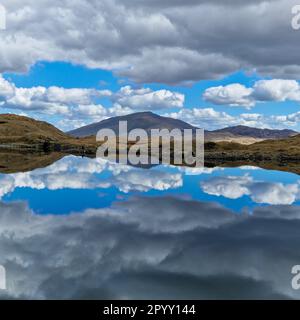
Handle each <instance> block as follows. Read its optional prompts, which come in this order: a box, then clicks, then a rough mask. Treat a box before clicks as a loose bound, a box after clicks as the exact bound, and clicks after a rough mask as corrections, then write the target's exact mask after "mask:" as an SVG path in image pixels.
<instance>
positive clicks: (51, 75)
mask: <svg viewBox="0 0 300 320" xmlns="http://www.w3.org/2000/svg"><path fill="white" fill-rule="evenodd" d="M3 77H4V79H6V80H7V81H8V82H9V83H13V84H14V85H15V86H16V87H18V88H28V89H31V88H33V87H39V86H41V87H45V88H50V87H59V88H66V89H72V88H79V89H80V88H81V89H95V90H109V91H111V92H112V93H113V94H115V93H117V92H119V91H120V90H121V88H123V87H126V86H131V87H132V88H133V89H137V90H138V89H140V88H149V89H150V90H151V91H153V92H156V91H160V90H167V91H170V92H177V93H180V94H182V95H184V98H185V100H184V104H183V105H182V107H180V108H177V107H173V108H172V107H171V108H162V109H159V108H158V109H156V108H154V110H152V108H151V104H150V105H149V106H147V107H145V108H141V110H136V109H134V110H130V111H129V112H138V111H143V110H149V111H154V112H157V113H159V114H162V115H171V116H174V114H177V113H178V112H179V111H180V110H181V111H182V113H183V114H184V113H185V111H184V110H187V109H188V110H193V109H203V110H206V109H213V110H214V111H215V112H217V113H220V115H219V116H217V118H216V119H215V118H214V117H210V119H209V121H208V122H207V126H206V128H207V129H210V126H212V127H211V128H212V129H215V128H218V127H225V126H227V123H226V121H225V122H223V121H222V113H225V114H226V115H228V116H231V117H232V118H233V119H234V120H233V123H230V124H229V125H231V124H232V125H234V124H239V122H241V124H247V122H245V121H239V120H240V119H239V115H241V114H245V113H246V114H260V115H261V116H262V117H265V119H266V120H265V121H264V122H263V123H262V124H258V126H260V127H261V126H264V125H265V126H266V127H274V128H277V127H278V128H293V129H295V130H300V126H299V123H293V124H292V125H289V124H285V123H280V121H277V122H275V121H273V122H268V121H267V119H269V118H270V117H272V116H281V115H288V114H294V113H297V112H298V110H299V103H298V102H295V101H267V102H257V103H255V105H254V106H253V107H251V109H247V108H245V107H244V106H234V107H233V106H229V105H228V104H221V105H220V104H216V103H213V102H210V101H206V100H205V99H204V97H203V94H204V92H205V91H206V90H207V89H209V88H212V87H219V86H223V87H224V88H226V86H228V85H231V84H236V83H238V84H241V85H243V86H245V87H248V88H250V87H253V85H254V84H255V83H256V82H257V81H259V80H262V79H263V78H262V77H259V76H258V75H256V74H252V75H248V74H247V73H245V72H244V71H242V70H241V71H239V72H236V73H234V74H231V75H228V76H226V77H224V78H223V79H220V80H202V81H199V82H196V83H193V84H190V85H166V84H157V83H145V84H135V83H134V82H132V81H130V80H128V79H126V78H122V77H118V76H116V75H114V73H113V72H112V71H107V70H103V69H91V68H87V67H85V66H82V65H74V64H71V63H68V62H45V61H44V62H37V63H36V64H35V65H34V66H32V67H31V68H30V70H29V71H28V72H26V73H4V74H3ZM267 80H270V79H267ZM112 100H113V99H111V97H100V98H99V99H96V100H95V102H94V103H95V104H96V105H101V106H103V107H104V108H107V109H109V108H112V107H113V105H114V101H112ZM73 108H76V106H75V107H74V106H73ZM24 109H25V108H22V106H20V107H18V106H16V107H14V108H13V109H10V108H5V111H4V112H9V113H20V114H24V115H28V116H32V117H35V118H38V119H43V120H46V121H49V122H51V123H53V124H54V125H57V126H60V127H61V128H62V129H64V130H67V129H72V128H73V127H76V124H77V121H74V126H73V125H72V121H70V122H71V125H70V126H64V125H62V124H61V119H62V118H63V117H64V115H56V114H50V115H49V114H45V113H44V112H41V110H39V109H35V110H29V111H27V110H24ZM113 115H114V114H112V116H113ZM116 115H118V114H117V113H116ZM106 117H108V115H104V116H103V119H104V118H106ZM81 118H82V116H81ZM179 118H183V120H186V121H189V122H193V119H192V118H191V117H190V118H187V119H185V117H184V116H182V115H181V117H180V116H179ZM101 119H102V118H101V117H98V116H96V117H95V118H93V117H88V116H87V117H86V119H82V124H87V123H90V122H93V121H100V120H101ZM72 120H76V115H74V116H72ZM214 121H215V123H214ZM198 122H200V124H203V126H205V123H204V121H199V119H197V118H195V119H194V123H195V124H198ZM248 125H250V126H251V125H253V123H252V122H249V124H248Z"/></svg>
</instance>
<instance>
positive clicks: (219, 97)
mask: <svg viewBox="0 0 300 320" xmlns="http://www.w3.org/2000/svg"><path fill="white" fill-rule="evenodd" d="M203 98H204V99H205V100H206V101H209V102H212V103H214V104H219V105H228V106H232V107H236V106H241V107H246V108H251V107H254V106H255V104H256V103H258V102H268V101H274V102H283V101H296V102H300V85H299V83H298V82H297V81H295V80H285V79H273V80H260V81H257V82H255V84H254V86H253V87H252V88H246V87H245V86H244V85H241V84H239V83H233V84H229V85H227V86H219V87H211V88H208V89H206V90H205V92H204V93H203Z"/></svg>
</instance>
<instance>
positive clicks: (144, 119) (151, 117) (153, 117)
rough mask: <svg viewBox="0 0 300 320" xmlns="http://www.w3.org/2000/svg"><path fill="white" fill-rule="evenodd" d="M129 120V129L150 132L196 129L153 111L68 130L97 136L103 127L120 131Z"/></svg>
mask: <svg viewBox="0 0 300 320" xmlns="http://www.w3.org/2000/svg"><path fill="white" fill-rule="evenodd" d="M120 121H127V123H128V130H133V129H137V128H141V129H144V130H146V131H147V132H148V133H150V130H151V129H169V130H172V129H175V128H178V129H180V130H184V129H196V128H195V127H193V126H192V125H190V124H188V123H186V122H184V121H181V120H176V119H173V118H167V117H162V116H159V115H157V114H155V113H152V112H138V113H133V114H129V115H126V116H121V117H113V118H110V119H106V120H103V121H100V122H98V123H93V124H90V125H88V126H85V127H82V128H79V129H76V130H73V131H70V132H67V133H68V134H69V135H71V136H73V137H87V136H95V135H96V134H97V132H98V131H99V130H101V129H112V130H113V131H114V132H116V133H118V129H119V122H120Z"/></svg>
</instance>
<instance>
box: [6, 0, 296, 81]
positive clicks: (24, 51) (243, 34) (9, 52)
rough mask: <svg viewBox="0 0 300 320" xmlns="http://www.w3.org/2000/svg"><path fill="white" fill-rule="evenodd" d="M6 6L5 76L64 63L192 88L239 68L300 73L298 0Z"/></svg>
mask: <svg viewBox="0 0 300 320" xmlns="http://www.w3.org/2000/svg"><path fill="white" fill-rule="evenodd" d="M2 3H3V5H4V6H5V7H6V8H7V12H8V16H7V30H6V31H5V32H2V33H1V35H0V37H1V41H0V57H1V59H0V61H1V63H0V72H7V71H9V72H20V71H21V72H24V71H26V70H28V68H29V67H30V66H31V65H33V64H34V63H36V61H57V60H60V61H69V62H72V63H77V64H84V65H86V66H88V67H91V68H104V69H107V70H113V71H114V72H115V73H116V74H118V75H121V76H125V77H129V78H130V79H131V80H133V81H136V82H140V83H145V82H148V83H149V82H164V83H166V82H167V83H171V84H174V83H180V82H181V83H188V82H191V81H198V80H201V79H213V78H220V77H223V76H225V75H227V74H229V73H232V72H235V71H237V70H240V69H241V68H242V69H243V70H250V71H252V70H255V71H256V72H258V73H260V74H262V75H268V76H273V77H282V78H291V79H297V78H299V74H300V68H299V66H298V54H297V53H298V52H299V41H298V34H297V32H293V30H292V29H291V25H290V20H291V7H292V5H294V4H295V1H294V0H288V1H286V0H285V1H283V0H277V1H272V0H269V1H260V0H257V1H252V2H251V4H249V3H246V2H244V1H239V0H234V1H229V2H228V1H227V2H226V5H224V2H223V1H217V0H215V1H208V0H203V1H192V0H191V1H185V2H184V3H183V2H182V3H179V1H177V0H176V1H168V0H166V1H156V0H155V1H152V0H147V1H121V0H113V1H111V0H102V1H96V0H92V1H86V0H77V1H73V2H72V3H71V2H70V1H68V0H63V1H60V2H59V3H58V2H57V1H50V0H45V1H42V2H38V1H33V0H16V1H9V0H3V1H2ZM233 6H234V10H233V9H232V8H233ZM87 21H88V23H87ZM199 21H201V28H199ZM261 30H263V32H261ZM228 43H229V44H230V50H229V49H228V48H229V46H228Z"/></svg>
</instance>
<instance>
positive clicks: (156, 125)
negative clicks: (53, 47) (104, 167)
mask: <svg viewBox="0 0 300 320" xmlns="http://www.w3.org/2000/svg"><path fill="white" fill-rule="evenodd" d="M119 121H127V123H128V130H132V129H137V128H141V129H144V130H146V131H147V132H148V133H150V130H151V129H169V130H172V129H180V130H184V129H192V130H195V129H197V128H196V127H194V126H192V125H190V124H189V123H186V122H184V121H182V120H177V119H173V118H168V117H162V116H159V115H157V114H155V113H152V112H139V113H134V114H129V115H125V116H120V117H113V118H110V119H106V120H103V121H100V122H98V123H93V124H90V125H88V126H85V127H82V128H79V129H76V130H73V131H70V132H68V134H69V135H71V136H73V137H88V136H95V135H96V134H97V132H98V131H99V130H101V129H112V130H113V131H114V132H116V133H118V129H119ZM235 128H237V129H236V130H235ZM238 128H239V127H233V128H228V130H227V131H226V129H222V130H216V131H205V141H212V142H220V141H227V142H236V143H241V144H252V143H255V142H259V141H261V140H263V138H262V137H261V136H262V134H260V135H259V134H256V136H254V135H251V134H250V133H249V132H245V128H247V127H243V128H244V130H241V129H240V130H238ZM249 129H253V130H254V128H249ZM257 130H259V131H260V129H257ZM277 131H279V130H277ZM277 131H276V132H277ZM292 132H293V131H291V135H292ZM275 135H276V134H274V136H275ZM277 135H278V136H279V134H278V133H277ZM269 136H271V135H270V133H269ZM282 137H286V136H284V135H283V134H282Z"/></svg>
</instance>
